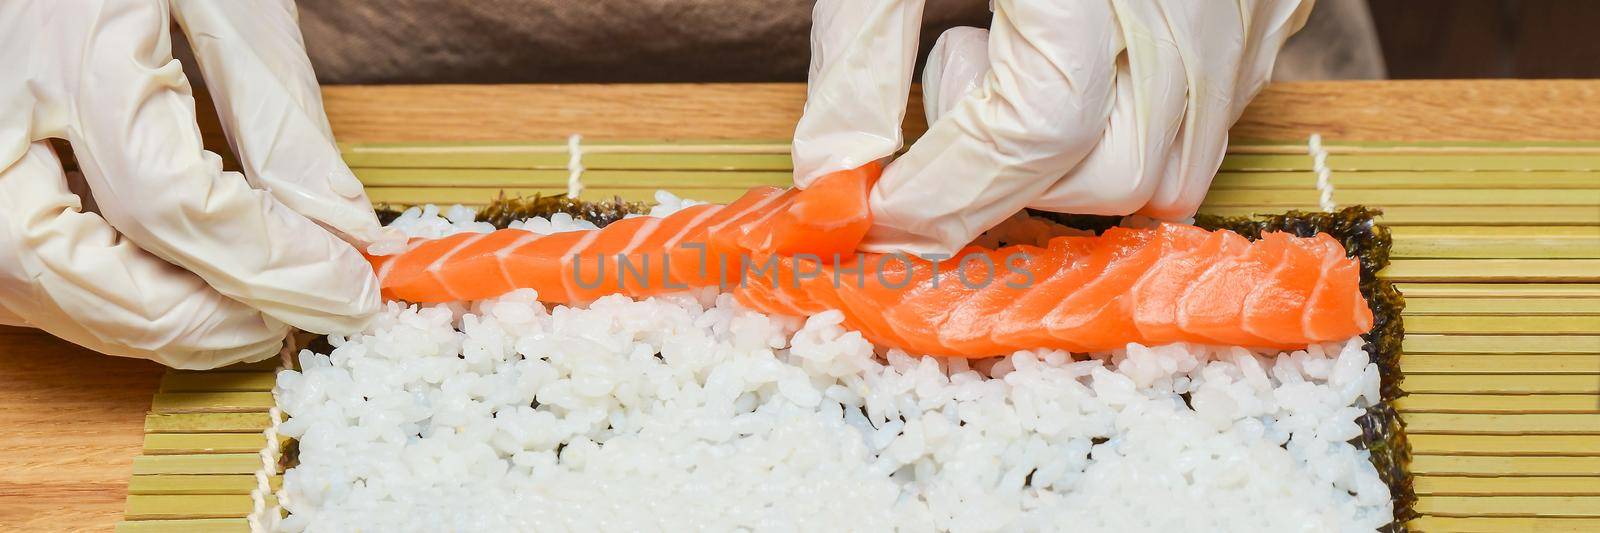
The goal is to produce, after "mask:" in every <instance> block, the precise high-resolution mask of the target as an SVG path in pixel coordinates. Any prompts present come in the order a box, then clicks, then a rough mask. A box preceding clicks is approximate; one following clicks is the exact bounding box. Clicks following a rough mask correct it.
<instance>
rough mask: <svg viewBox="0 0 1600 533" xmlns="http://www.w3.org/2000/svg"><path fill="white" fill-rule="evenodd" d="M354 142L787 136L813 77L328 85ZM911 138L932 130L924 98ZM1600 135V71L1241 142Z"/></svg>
mask: <svg viewBox="0 0 1600 533" xmlns="http://www.w3.org/2000/svg"><path fill="white" fill-rule="evenodd" d="M323 95H324V102H325V104H326V106H327V110H328V118H329V120H330V121H331V122H332V124H333V129H334V133H335V135H336V136H337V137H338V139H339V140H340V141H344V142H381V141H499V140H508V139H517V140H538V139H552V140H553V139H560V138H565V137H566V136H567V135H569V134H572V133H580V134H583V135H584V136H585V137H588V138H593V139H671V138H693V139H774V140H776V139H786V138H788V137H790V136H791V135H792V134H793V133H794V123H795V120H797V119H798V118H799V117H800V111H801V109H802V108H803V107H804V105H805V86H804V85H803V84H794V83H775V84H646V85H480V86H466V85H397V86H382V87H379V86H345V87H328V88H326V89H324V90H323ZM908 109H909V110H910V111H911V112H908V113H906V121H905V127H906V135H907V137H908V138H913V137H916V136H918V135H920V134H921V133H922V131H923V130H925V129H927V125H926V122H925V121H924V120H923V117H922V111H921V110H922V103H921V99H920V98H918V97H917V96H916V92H915V91H913V96H912V98H911V99H910V102H909V105H908ZM1312 133H1320V134H1322V136H1323V137H1324V138H1327V139H1329V140H1345V141H1350V140H1378V141H1505V140H1536V141H1574V140H1600V81H1570V80H1551V81H1524V80H1481V81H1453V80H1426V81H1423V80H1418V81H1340V82H1300V83H1282V84H1275V85H1271V86H1268V87H1267V88H1266V90H1264V91H1263V92H1262V94H1261V95H1260V96H1258V97H1257V98H1256V100H1255V101H1254V102H1252V103H1251V105H1250V107H1249V108H1248V109H1247V110H1246V111H1245V114H1244V116H1243V117H1242V118H1241V119H1240V121H1239V123H1238V124H1237V125H1235V126H1234V128H1233V131H1232V135H1233V136H1234V137H1235V138H1240V139H1276V140H1284V139H1303V138H1306V137H1307V136H1309V135H1311V134H1312Z"/></svg>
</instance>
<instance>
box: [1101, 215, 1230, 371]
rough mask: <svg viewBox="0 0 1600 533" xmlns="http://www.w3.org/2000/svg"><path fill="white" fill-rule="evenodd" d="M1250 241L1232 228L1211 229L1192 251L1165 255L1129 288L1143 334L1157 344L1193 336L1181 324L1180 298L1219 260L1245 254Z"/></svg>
mask: <svg viewBox="0 0 1600 533" xmlns="http://www.w3.org/2000/svg"><path fill="white" fill-rule="evenodd" d="M1249 246H1250V241H1247V240H1245V238H1244V237H1240V236H1239V234H1237V233H1233V232H1231V231H1216V232H1211V233H1210V234H1208V235H1207V236H1206V238H1205V240H1203V241H1201V242H1200V244H1198V245H1196V246H1195V247H1194V248H1193V249H1191V250H1186V251H1182V252H1174V253H1172V254H1171V255H1168V256H1167V257H1165V258H1163V259H1162V260H1161V262H1159V263H1157V264H1156V265H1155V266H1154V267H1152V268H1151V269H1150V271H1149V272H1148V273H1147V274H1145V276H1144V277H1143V278H1142V279H1140V280H1139V283H1137V284H1135V285H1134V287H1133V289H1131V290H1130V291H1129V295H1130V296H1131V297H1132V299H1133V300H1132V305H1133V323H1134V326H1135V327H1137V328H1138V330H1139V336H1140V337H1142V338H1144V339H1146V340H1148V341H1150V342H1152V343H1155V344H1167V343H1172V342H1179V341H1182V340H1187V339H1191V338H1192V337H1191V336H1189V335H1188V334H1187V333H1185V332H1184V331H1183V329H1182V328H1179V327H1178V300H1179V298H1181V297H1183V293H1184V292H1185V290H1187V289H1188V288H1189V287H1190V286H1192V285H1193V284H1194V281H1195V279H1197V278H1199V277H1200V274H1202V273H1204V272H1205V271H1206V270H1207V269H1208V268H1210V267H1211V266H1212V265H1213V264H1215V263H1216V262H1217V261H1219V260H1221V259H1222V258H1224V257H1231V256H1233V255H1235V254H1239V253H1243V251H1244V250H1245V249H1246V248H1248V247H1249Z"/></svg>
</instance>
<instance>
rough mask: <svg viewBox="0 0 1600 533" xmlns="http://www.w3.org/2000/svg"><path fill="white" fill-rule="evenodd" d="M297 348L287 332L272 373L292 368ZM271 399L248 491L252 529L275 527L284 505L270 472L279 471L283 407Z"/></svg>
mask: <svg viewBox="0 0 1600 533" xmlns="http://www.w3.org/2000/svg"><path fill="white" fill-rule="evenodd" d="M298 351H299V350H298V343H297V342H295V336H294V333H293V332H290V334H289V335H288V336H287V337H285V338H284V340H283V349H282V350H279V351H278V367H277V368H276V369H274V370H273V372H272V374H273V375H274V376H276V375H278V373H279V372H282V371H284V370H285V369H289V368H293V367H294V355H295V353H296V352H298ZM272 403H273V406H272V407H271V408H268V409H267V419H268V420H269V422H268V424H267V429H264V430H262V431H261V435H262V436H263V437H266V443H265V444H262V446H261V450H260V451H258V452H256V453H257V455H259V456H260V457H261V467H260V468H257V469H256V471H255V481H256V487H255V488H254V489H251V491H250V514H249V515H248V516H246V517H245V521H246V522H247V523H248V524H249V525H250V532H251V533H268V532H271V531H274V530H276V529H277V526H278V521H279V520H280V519H281V515H282V513H281V511H280V509H282V508H283V507H284V502H285V501H286V499H287V496H286V495H285V494H284V492H283V490H282V487H279V490H277V491H273V490H272V480H271V476H272V474H275V473H277V471H278V455H279V453H280V452H281V451H282V450H281V449H280V446H279V443H278V428H279V427H281V426H282V425H283V410H282V409H280V408H278V406H277V403H278V402H276V401H274V402H272ZM268 494H272V495H273V496H274V497H275V498H276V503H274V504H273V505H272V506H271V507H268V506H267V495H268Z"/></svg>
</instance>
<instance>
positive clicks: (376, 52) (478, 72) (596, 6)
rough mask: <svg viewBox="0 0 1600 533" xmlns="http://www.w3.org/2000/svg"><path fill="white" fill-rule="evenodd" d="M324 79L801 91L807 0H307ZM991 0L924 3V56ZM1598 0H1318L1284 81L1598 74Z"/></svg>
mask: <svg viewBox="0 0 1600 533" xmlns="http://www.w3.org/2000/svg"><path fill="white" fill-rule="evenodd" d="M299 6H300V20H301V27H302V28H303V30H304V32H305V35H306V41H307V48H308V49H309V51H310V54H311V59H312V61H313V63H314V64H315V66H316V69H317V72H318V75H319V77H321V78H322V81H323V82H324V83H540V82H547V83H575V82H697V81H699V82H712V81H741V82H769V81H804V80H805V76H806V69H807V63H808V61H809V56H810V45H809V41H808V38H809V31H810V20H811V2H808V1H804V0H587V1H572V0H523V1H507V0H479V1H466V0H390V1H385V2H370V1H363V0H302V1H301V2H300V3H299ZM988 18H989V11H988V2H987V0H927V7H926V8H925V10H924V19H925V22H926V24H925V28H924V30H923V32H922V40H923V47H922V50H923V52H924V53H926V51H927V49H928V47H929V46H931V44H932V42H933V40H934V39H935V38H937V37H938V35H939V33H940V32H942V31H944V30H945V29H947V28H949V27H951V26H956V25H969V26H987V25H988ZM1597 34H1600V1H1595V0H1321V1H1319V2H1318V3H1317V7H1316V9H1315V10H1314V11H1313V14H1312V20H1311V22H1310V23H1309V24H1308V26H1307V28H1306V30H1304V31H1302V32H1301V33H1300V34H1298V35H1296V36H1295V37H1294V38H1293V39H1292V40H1291V42H1290V44H1289V46H1287V47H1286V48H1285V51H1284V54H1283V56H1281V57H1280V60H1279V63H1278V69H1277V73H1276V76H1275V77H1277V78H1278V79H1375V78H1485V77H1525V78H1555V77H1585V78H1587V77H1600V38H1597Z"/></svg>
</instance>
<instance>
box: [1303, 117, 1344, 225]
mask: <svg viewBox="0 0 1600 533" xmlns="http://www.w3.org/2000/svg"><path fill="white" fill-rule="evenodd" d="M1306 144H1307V146H1306V148H1307V152H1309V153H1310V154H1311V169H1312V171H1313V172H1316V174H1317V204H1318V205H1320V206H1321V207H1322V211H1323V212H1326V213H1332V212H1334V211H1335V210H1337V209H1338V207H1339V206H1338V205H1336V204H1334V203H1333V171H1332V170H1331V169H1329V168H1328V149H1327V148H1326V147H1324V146H1322V135H1319V134H1316V133H1313V134H1311V138H1310V139H1308V140H1307V141H1306Z"/></svg>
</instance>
